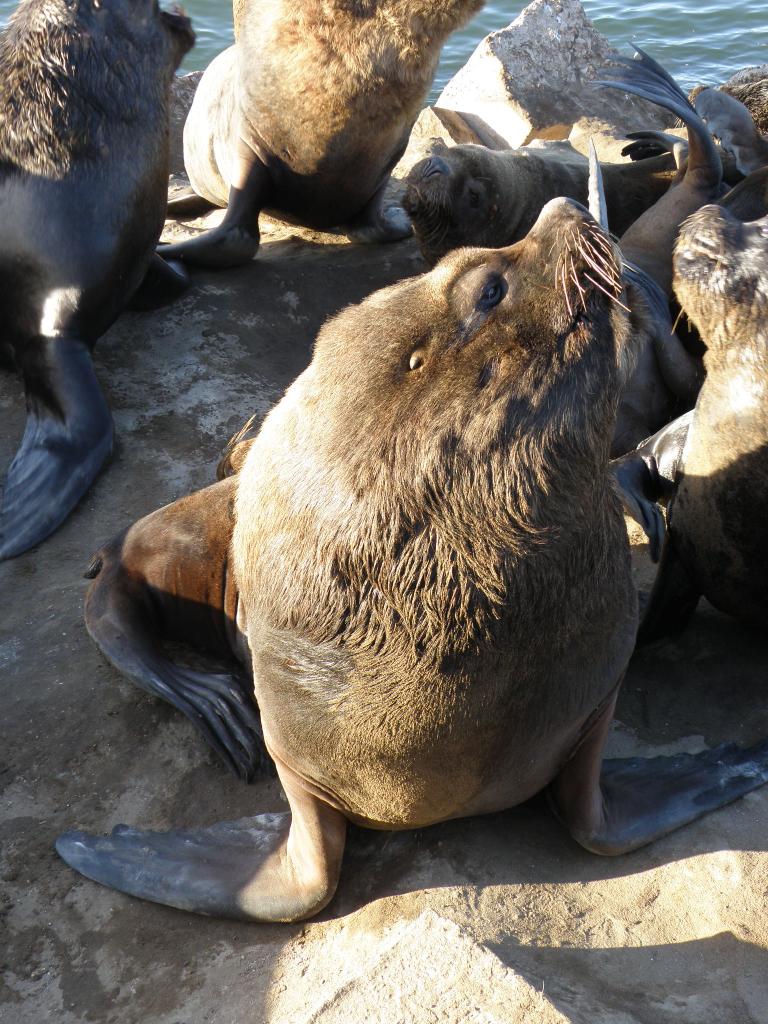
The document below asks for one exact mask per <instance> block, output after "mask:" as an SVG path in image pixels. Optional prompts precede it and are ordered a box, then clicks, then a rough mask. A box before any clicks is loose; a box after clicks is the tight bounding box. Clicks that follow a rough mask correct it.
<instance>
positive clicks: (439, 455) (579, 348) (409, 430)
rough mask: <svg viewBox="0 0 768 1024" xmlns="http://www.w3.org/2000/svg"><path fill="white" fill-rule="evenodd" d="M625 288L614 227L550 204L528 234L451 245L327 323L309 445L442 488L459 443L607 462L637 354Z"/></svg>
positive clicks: (363, 469) (571, 206)
mask: <svg viewBox="0 0 768 1024" xmlns="http://www.w3.org/2000/svg"><path fill="white" fill-rule="evenodd" d="M623 294H624V292H623V282H622V279H621V272H620V256H619V254H618V251H617V250H616V248H615V246H614V244H613V242H612V241H611V239H610V238H609V236H608V235H607V234H606V233H605V232H603V231H602V230H601V228H600V227H599V226H598V225H597V223H596V222H595V221H594V220H593V219H592V217H591V216H590V215H589V214H588V213H587V211H586V210H584V208H583V207H581V206H580V205H579V204H578V203H575V202H573V201H571V200H566V199H559V200H554V201H552V202H550V203H548V204H547V205H546V206H545V207H544V209H543V210H542V212H541V214H540V216H539V218H538V220H537V221H536V224H535V225H534V227H533V228H532V229H531V231H530V232H529V234H528V235H527V236H526V238H524V239H523V240H522V241H520V242H518V243H516V244H514V245H512V246H509V247H507V248H504V249H498V250H481V249H461V250H457V251H455V252H452V253H451V254H449V255H448V256H447V257H445V258H444V259H443V260H442V261H441V262H440V264H439V265H438V266H437V267H435V268H434V270H432V271H431V272H429V273H428V274H424V275H422V276H421V277H417V278H413V279H410V280H406V281H402V282H400V283H398V284H396V285H393V286H392V287H390V288H386V289H383V290H382V291H379V292H376V293H375V294H374V295H372V296H370V297H369V298H367V299H366V300H365V301H364V302H362V303H361V304H359V305H357V306H353V307H350V308H348V309H346V310H344V311H343V312H342V313H341V314H339V316H337V317H336V318H334V319H333V320H331V321H329V323H328V324H326V326H325V327H324V328H323V330H322V331H321V333H320V335H319V337H318V342H317V346H316V351H315V357H314V360H313V364H312V367H311V369H310V371H309V380H308V382H307V383H308V384H309V385H310V388H311V394H312V398H311V402H312V404H313V406H314V404H315V402H316V403H317V405H316V408H317V412H318V415H317V419H316V422H313V425H312V431H313V442H312V444H313V447H314V446H315V445H319V446H320V447H321V448H322V449H324V451H323V455H322V460H323V461H324V462H326V461H327V463H328V464H332V463H333V464H338V465H344V466H345V467H346V468H345V472H347V471H348V473H349V476H348V478H347V479H348V480H350V479H353V480H354V482H355V483H354V486H355V487H362V488H363V489H365V488H366V487H367V486H368V485H369V484H370V485H371V486H373V483H372V478H378V479H380V477H381V474H382V473H384V474H386V473H388V472H390V471H391V472H392V473H393V481H394V476H397V477H398V484H397V486H399V485H400V482H404V481H406V480H407V479H408V477H410V476H411V474H414V480H415V479H416V478H417V477H418V476H419V474H424V473H426V475H429V474H430V473H432V472H434V481H435V485H436V486H438V487H443V486H449V484H446V483H445V480H446V479H447V480H450V470H449V469H448V468H447V463H450V461H451V459H452V458H453V455H454V454H455V453H456V452H457V451H459V450H461V451H463V452H464V453H465V455H466V456H467V457H472V458H474V457H475V456H477V457H478V458H479V460H480V461H482V460H483V459H485V456H486V455H487V454H488V452H489V451H501V450H506V449H507V448H508V446H509V445H516V444H518V443H523V444H526V443H528V442H529V441H530V439H532V438H534V437H536V438H538V439H539V440H541V438H542V437H544V436H548V437H555V436H558V437H560V440H561V441H562V443H563V444H565V445H574V446H575V447H579V446H580V445H582V444H583V446H585V447H586V448H589V449H590V450H591V451H593V453H598V454H597V455H596V457H597V459H598V461H599V460H600V459H602V458H607V451H608V446H609V445H610V440H611V435H612V431H613V422H612V421H613V419H614V418H615V407H616V401H617V397H618V393H619V389H620V387H621V385H622V383H623V381H624V379H625V375H626V373H627V372H628V363H629V362H631V356H630V355H629V354H628V344H629V341H628V339H629V335H630V330H629V326H628V324H629V321H628V315H627V311H626V309H625V308H624V306H623V304H622V296H623ZM305 394H306V392H305ZM321 409H322V416H321V415H320V411H321ZM313 419H314V417H313ZM566 436H569V437H570V438H571V439H570V440H568V441H566V440H565V438H566ZM526 439H527V440H526ZM603 449H605V451H604V452H603ZM472 452H474V455H473V456H470V455H469V453H472ZM478 464H480V463H478ZM593 468H594V467H593ZM446 474H447V475H446ZM366 481H368V483H366ZM393 486H394V482H393Z"/></svg>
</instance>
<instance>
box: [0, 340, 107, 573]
mask: <svg viewBox="0 0 768 1024" xmlns="http://www.w3.org/2000/svg"><path fill="white" fill-rule="evenodd" d="M19 362H20V364H21V368H22V371H23V374H24V384H25V387H26V395H27V422H26V426H25V429H24V436H23V438H22V441H21V445H20V446H19V449H18V451H17V452H16V455H15V456H14V459H13V462H12V463H11V465H10V468H9V469H8V475H7V476H6V478H5V481H4V484H3V487H2V502H1V503H0V559H4V558H12V557H14V556H15V555H20V554H21V553H22V552H23V551H27V550H28V549H29V548H31V547H34V545H35V544H38V543H39V542H40V541H41V540H44V539H45V538H46V537H48V536H49V534H51V533H53V531H54V530H55V529H56V528H57V527H58V526H60V525H61V524H62V523H63V522H64V520H65V519H66V518H67V516H68V515H69V513H70V512H71V511H72V509H73V508H74V507H75V505H76V504H77V503H78V501H79V500H80V498H82V496H83V494H85V492H86V491H87V490H88V488H89V486H90V485H91V483H92V482H93V480H94V478H95V476H96V474H97V473H98V472H99V470H100V469H101V467H102V465H103V464H104V461H105V459H106V458H107V456H108V455H109V454H110V452H111V450H112V429H113V428H112V417H111V415H110V412H109V407H108V406H107V402H106V399H105V398H104V394H103V392H102V390H101V387H100V386H99V382H98V380H97V379H96V373H95V371H94V368H93V360H92V359H91V353H90V350H89V349H88V347H87V346H86V345H85V344H84V342H82V341H81V340H80V339H79V338H76V337H72V336H68V335H66V336H65V335H61V336H58V337H39V338H36V339H34V340H33V341H29V342H28V343H27V344H26V345H25V347H24V349H23V351H22V352H21V353H20V355H19Z"/></svg>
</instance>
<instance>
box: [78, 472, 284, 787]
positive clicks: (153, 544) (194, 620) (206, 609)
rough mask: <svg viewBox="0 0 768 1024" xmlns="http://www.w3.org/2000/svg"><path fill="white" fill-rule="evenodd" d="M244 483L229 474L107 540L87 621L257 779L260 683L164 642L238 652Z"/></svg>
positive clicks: (127, 668)
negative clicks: (178, 653)
mask: <svg viewBox="0 0 768 1024" xmlns="http://www.w3.org/2000/svg"><path fill="white" fill-rule="evenodd" d="M235 485H236V481H235V480H225V481H222V482H221V483H219V484H214V485H213V486H212V487H207V488H205V490H203V491H198V492H197V493H195V494H192V495H190V496H189V497H188V498H183V499H182V500H181V501H177V502H174V503H173V504H172V505H167V506H166V507H165V508H161V509H159V510H158V511H157V512H154V513H152V514H151V515H149V516H146V517H145V518H144V519H140V520H139V521H138V522H137V523H134V525H133V526H132V527H130V529H128V530H127V531H126V532H125V534H123V535H121V536H120V537H117V538H116V539H115V540H114V541H112V542H111V543H110V544H108V545H107V546H106V547H105V548H103V549H102V550H101V551H100V552H99V553H98V555H97V556H96V558H95V559H94V562H93V565H92V568H91V570H89V573H88V575H89V576H91V577H92V578H93V579H94V582H93V583H92V584H91V588H90V590H89V591H88V594H87V596H86V600H85V624H86V627H87V629H88V632H89V633H90V634H91V637H92V638H93V639H94V640H95V642H96V643H97V644H98V646H99V648H100V649H101V651H102V653H103V654H104V656H105V657H106V658H107V660H108V661H110V662H111V663H112V664H113V665H114V666H115V668H116V669H117V670H118V671H119V672H122V673H123V674H124V675H126V676H128V678H129V679H132V680H133V682H134V683H136V685H137V686H140V687H141V689H142V690H145V691H146V692H147V693H151V694H152V695H153V696H155V697H161V698H162V699H163V700H165V701H168V703H169V704H172V705H173V706H174V707H175V708H177V709H178V710H179V711H181V712H182V714H184V715H186V716H187V718H189V720H190V721H191V722H192V724H193V725H194V726H195V728H196V729H197V730H198V732H199V733H200V734H201V735H202V736H203V738H204V739H205V740H206V741H207V742H208V743H209V744H210V745H211V746H212V747H213V749H214V750H215V751H216V753H217V754H218V755H219V757H220V758H221V759H222V761H223V762H224V764H225V765H226V766H227V767H228V768H229V769H230V771H232V772H233V773H234V774H235V775H237V776H238V777H240V778H242V779H245V780H246V781H249V780H250V779H252V778H253V776H254V774H255V772H256V770H257V769H258V768H259V767H260V766H261V765H262V764H263V763H264V760H265V753H264V745H263V738H262V732H261V722H260V719H259V714H258V709H257V707H256V703H255V700H254V697H253V688H252V686H251V685H250V684H249V683H248V682H247V681H246V680H245V679H244V678H243V677H242V676H241V675H240V673H238V672H237V671H236V670H234V669H233V671H231V672H213V671H201V670H199V669H193V668H188V667H185V666H182V665H179V664H176V663H175V662H174V661H172V660H171V659H170V658H169V657H168V655H167V654H166V652H165V650H164V648H163V642H164V641H167V640H183V641H185V642H188V643H192V644H194V645H195V646H196V647H197V648H199V649H200V650H204V651H208V652H215V653H216V654H217V655H221V654H223V655H225V656H226V657H227V660H231V659H232V657H233V653H232V647H231V646H230V644H229V640H232V639H233V638H234V636H235V632H236V626H235V623H234V621H233V620H234V617H235V614H236V596H235V595H234V592H233V588H232V587H231V585H229V583H228V581H229V580H230V579H231V576H230V573H229V571H228V556H229V542H230V540H231V536H232V508H231V506H232V502H233V500H234V489H235Z"/></svg>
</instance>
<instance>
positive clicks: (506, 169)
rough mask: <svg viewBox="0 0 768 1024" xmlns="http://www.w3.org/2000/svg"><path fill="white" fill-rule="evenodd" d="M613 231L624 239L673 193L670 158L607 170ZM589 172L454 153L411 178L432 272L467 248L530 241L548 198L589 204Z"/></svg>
mask: <svg viewBox="0 0 768 1024" xmlns="http://www.w3.org/2000/svg"><path fill="white" fill-rule="evenodd" d="M601 172H602V176H603V181H604V188H605V193H606V202H607V205H608V219H609V223H610V225H611V228H612V230H613V231H614V232H615V233H617V234H622V233H623V232H624V231H626V229H627V228H628V227H629V226H630V224H632V223H633V221H635V220H637V218H638V217H639V216H640V214H641V213H643V212H644V211H645V210H647V209H648V208H649V207H650V206H653V204H654V203H655V202H656V201H657V200H658V199H659V198H660V197H661V196H662V195H663V194H664V193H665V192H666V191H667V189H668V188H669V186H670V185H671V184H672V182H673V181H674V180H675V178H676V176H677V171H676V168H675V164H674V161H673V159H672V157H670V156H661V157H659V158H658V159H656V160H644V161H642V162H641V163H625V164H601ZM588 178H589V170H588V167H587V163H586V161H585V160H584V158H583V157H581V156H580V155H578V154H575V153H574V156H573V159H571V160H565V159H563V158H562V157H559V156H557V157H556V156H552V155H548V154H547V153H546V152H542V151H538V152H537V151H536V150H531V149H509V150H493V149H487V148H486V147H485V146H476V145H462V146H451V147H448V146H446V145H444V144H443V143H442V142H438V143H437V144H436V145H435V146H434V149H433V152H432V154H431V155H430V156H429V157H427V158H425V159H424V160H420V161H419V162H418V163H417V164H415V165H414V166H413V167H412V168H411V170H410V171H409V172H408V176H407V178H406V183H407V190H406V194H405V198H404V200H403V206H404V208H405V210H406V212H407V213H408V215H409V216H410V218H411V221H412V223H413V229H414V233H415V235H416V240H417V241H418V243H419V249H420V250H421V255H422V256H423V257H424V259H425V260H426V261H427V263H428V264H429V265H430V266H434V264H435V263H437V262H438V260H440V259H442V257H443V256H445V254H446V253H448V252H450V251H451V250H452V249H459V248H461V247H462V246H465V245H477V246H485V247H488V248H492V249H494V248H499V247H501V246H504V245H511V244H512V243H513V242H517V241H519V240H520V239H521V238H524V237H525V235H526V234H527V233H528V231H530V229H531V227H532V226H533V224H534V222H535V220H536V218H537V217H538V215H539V213H540V212H541V210H542V208H543V207H544V205H545V204H546V203H547V202H549V200H550V199H556V198H557V197H559V196H567V197H569V198H571V199H576V200H577V201H578V202H580V203H586V202H587V182H588Z"/></svg>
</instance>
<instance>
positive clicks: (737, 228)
mask: <svg viewBox="0 0 768 1024" xmlns="http://www.w3.org/2000/svg"><path fill="white" fill-rule="evenodd" d="M765 230H766V220H765V219H763V220H762V221H756V222H755V223H754V224H749V223H748V224H742V223H740V222H738V221H737V220H735V219H734V218H733V217H732V216H731V215H730V214H729V213H728V211H727V210H726V211H722V210H721V209H719V208H717V207H705V208H703V209H702V210H701V211H699V213H698V214H696V215H695V216H694V217H691V218H690V219H689V220H688V222H687V223H686V225H684V228H683V230H682V231H681V234H680V238H679V240H678V243H677V246H676V250H675V290H676V292H677V295H678V297H679V299H680V301H681V303H682V305H683V308H684V309H685V311H686V313H687V314H688V315H689V316H690V317H691V318H692V319H693V321H694V323H695V324H696V327H697V328H698V329H699V331H700V332H701V335H702V338H703V339H704V341H705V342H706V344H707V352H706V355H705V357H704V363H705V366H706V369H707V378H706V381H705V383H704V385H703V386H702V389H701V393H700V395H699V399H698V401H697V403H696V409H695V412H694V417H693V422H692V424H691V427H690V430H689V433H688V440H687V443H686V448H685V452H684V457H683V466H682V476H681V478H680V482H679V486H678V489H677V494H676V497H675V500H674V504H673V506H672V508H671V511H670V538H671V543H673V544H674V546H675V549H676V551H677V552H678V553H679V555H680V557H681V559H682V561H683V563H684V565H685V568H686V569H687V571H688V573H689V575H690V577H691V579H692V581H693V582H694V584H695V586H696V587H697V589H698V591H699V592H700V593H703V594H704V595H705V596H706V597H707V599H708V600H709V601H711V602H712V604H714V605H715V606H716V607H718V608H720V609H721V610H722V611H726V612H728V613H730V614H732V615H736V616H737V617H739V618H743V619H746V620H747V621H750V622H752V623H754V624H755V625H758V626H759V627H760V628H763V627H764V625H765V617H766V615H767V614H768V583H767V582H766V574H765V566H766V563H768V545H767V544H766V532H765V529H764V521H765V515H766V511H768V331H767V330H766V323H768V320H767V317H768V246H766V239H765V234H764V232H765Z"/></svg>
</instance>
